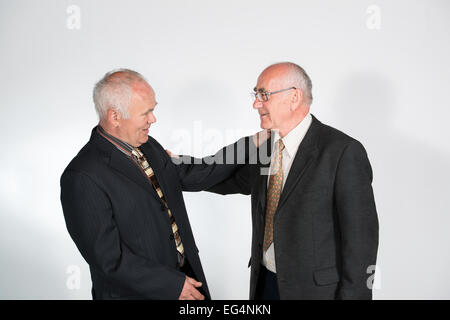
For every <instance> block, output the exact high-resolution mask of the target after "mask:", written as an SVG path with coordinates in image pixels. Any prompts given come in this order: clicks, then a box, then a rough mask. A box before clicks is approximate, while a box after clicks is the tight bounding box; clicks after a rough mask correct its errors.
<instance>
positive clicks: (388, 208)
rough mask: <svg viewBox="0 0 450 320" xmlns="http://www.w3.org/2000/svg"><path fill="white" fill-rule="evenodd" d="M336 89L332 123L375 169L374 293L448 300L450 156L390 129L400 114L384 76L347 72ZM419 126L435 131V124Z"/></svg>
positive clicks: (415, 109) (412, 108)
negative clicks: (377, 223)
mask: <svg viewBox="0 0 450 320" xmlns="http://www.w3.org/2000/svg"><path fill="white" fill-rule="evenodd" d="M338 92H339V96H337V97H336V99H335V103H334V105H333V110H334V112H336V115H335V117H334V119H337V123H336V127H337V128H338V129H342V130H343V131H344V132H346V133H347V134H349V135H350V136H352V137H354V138H356V139H357V140H359V141H361V142H362V143H363V145H364V146H365V148H366V150H367V153H368V156H369V159H370V161H371V164H372V169H373V173H374V180H373V187H374V193H375V199H376V204H377V211H378V217H379V221H380V246H379V250H378V267H379V271H380V272H379V279H378V280H379V281H380V289H379V290H375V291H374V297H375V298H380V299H401V298H403V299H433V298H434V299H436V298H440V299H449V298H450V290H449V289H448V288H449V286H450V276H449V275H448V273H447V270H448V267H449V265H450V250H449V243H450V239H449V235H448V231H447V226H448V225H449V224H450V216H448V211H449V205H448V202H447V198H448V193H449V190H450V165H449V163H450V159H448V157H447V156H446V155H445V154H444V153H443V152H441V151H440V150H439V149H436V148H435V147H433V146H431V145H428V144H427V143H426V142H423V141H417V140H416V139H414V138H411V137H408V136H406V135H405V134H403V133H401V132H400V131H399V130H398V129H397V128H396V127H395V122H394V121H393V120H394V119H395V120H397V121H398V119H396V117H401V116H402V115H401V114H400V113H399V112H396V110H395V107H396V105H399V104H400V103H401V101H397V99H396V92H395V87H394V86H393V85H392V84H391V83H390V82H389V80H388V79H386V78H384V77H383V76H382V75H380V74H377V73H357V74H352V75H350V76H349V77H348V78H347V79H345V80H344V81H342V82H341V86H340V88H339V90H338ZM419 107H420V106H419V105H416V106H415V105H411V106H409V108H408V112H421V109H419ZM426 112H432V106H429V108H428V109H427V111H426ZM331 125H332V126H334V124H331ZM411 125H416V124H411ZM416 129H417V130H420V131H422V130H433V124H432V123H423V124H420V127H419V126H418V127H417V128H416Z"/></svg>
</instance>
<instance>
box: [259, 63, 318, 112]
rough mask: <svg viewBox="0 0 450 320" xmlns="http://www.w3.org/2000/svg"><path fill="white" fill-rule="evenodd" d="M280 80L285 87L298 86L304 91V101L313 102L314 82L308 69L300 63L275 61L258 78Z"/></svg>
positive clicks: (306, 102) (309, 103) (308, 103)
mask: <svg viewBox="0 0 450 320" xmlns="http://www.w3.org/2000/svg"><path fill="white" fill-rule="evenodd" d="M263 79H266V80H269V81H278V82H279V83H282V85H283V86H284V87H290V86H292V87H296V88H297V89H300V90H301V91H302V93H303V97H304V103H305V104H306V105H308V106H310V105H311V104H312V101H313V97H312V82H311V79H310V78H309V76H308V74H307V73H306V71H305V70H304V69H303V68H302V67H300V66H299V65H297V64H295V63H292V62H280V63H275V64H272V65H270V66H268V67H267V68H265V69H264V71H263V72H262V73H261V74H260V76H259V77H258V80H263Z"/></svg>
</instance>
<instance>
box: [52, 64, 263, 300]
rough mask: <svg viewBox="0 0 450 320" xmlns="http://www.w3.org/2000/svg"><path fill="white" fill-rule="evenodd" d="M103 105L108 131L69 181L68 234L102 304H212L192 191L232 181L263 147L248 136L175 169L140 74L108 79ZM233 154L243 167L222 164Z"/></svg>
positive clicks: (85, 151) (65, 189) (98, 132)
mask: <svg viewBox="0 0 450 320" xmlns="http://www.w3.org/2000/svg"><path fill="white" fill-rule="evenodd" d="M94 103H95V108H96V111H97V113H98V115H99V119H100V121H99V125H98V126H96V127H95V128H94V129H93V130H92V134H91V138H90V140H89V142H88V143H87V144H86V145H85V146H84V147H83V148H82V149H81V151H80V152H79V153H78V154H77V156H76V157H75V158H74V159H73V160H72V161H71V162H70V164H69V165H68V166H67V168H66V169H65V171H64V173H63V175H62V177H61V203H62V207H63V211H64V217H65V220H66V225H67V229H68V231H69V233H70V235H71V237H72V239H73V240H74V242H75V244H76V245H77V247H78V249H79V251H80V253H81V254H82V256H83V257H84V259H85V260H86V261H87V263H88V264H89V267H90V271H91V278H92V283H93V287H92V295H93V298H94V299H196V300H200V299H205V298H207V299H210V294H209V290H208V286H207V283H206V279H205V276H204V273H203V269H202V265H201V262H200V258H199V255H198V249H197V246H196V244H195V241H194V237H193V234H192V230H191V227H190V224H189V219H188V216H187V213H186V208H185V205H184V200H183V195H182V190H185V191H200V190H204V189H207V188H210V187H212V186H213V185H215V184H216V183H218V182H221V181H223V180H224V179H226V178H228V177H229V176H230V175H231V174H232V173H233V172H234V171H235V170H236V169H237V168H238V167H239V165H237V164H236V163H237V161H235V160H236V157H238V156H239V157H244V158H248V157H249V156H250V154H249V150H251V148H252V147H253V151H252V152H254V149H256V148H254V145H251V142H250V141H248V139H247V138H243V139H241V140H240V141H238V142H237V143H236V144H234V145H231V146H228V147H226V148H224V149H222V150H221V151H219V152H218V153H217V154H216V155H214V156H213V157H210V158H204V159H191V160H192V161H187V160H189V159H188V158H186V157H184V161H183V163H182V164H179V165H175V164H174V163H173V161H171V159H170V157H169V156H168V154H167V153H166V151H165V150H164V149H163V148H162V146H161V145H160V144H159V143H158V142H157V141H156V140H155V139H154V138H152V137H150V136H149V135H148V132H149V128H150V126H151V125H152V124H153V123H154V122H156V118H155V115H154V110H155V107H156V105H157V102H156V98H155V92H154V91H153V89H152V87H151V86H150V85H149V84H148V83H147V81H146V80H145V79H144V78H143V77H142V76H141V75H140V74H139V73H137V72H135V71H132V70H127V69H120V70H115V71H112V72H109V73H107V74H106V75H105V76H104V77H103V79H101V80H100V81H99V82H98V83H97V84H96V86H95V88H94ZM254 141H256V140H254ZM246 146H247V147H246ZM242 147H245V150H242ZM229 152H231V153H233V154H234V155H235V156H236V157H234V158H231V159H234V161H233V163H230V164H222V163H221V161H220V160H222V159H230V157H227V156H226V155H229V154H230V153H229ZM197 160H200V161H197ZM216 160H218V161H216ZM187 162H189V163H187Z"/></svg>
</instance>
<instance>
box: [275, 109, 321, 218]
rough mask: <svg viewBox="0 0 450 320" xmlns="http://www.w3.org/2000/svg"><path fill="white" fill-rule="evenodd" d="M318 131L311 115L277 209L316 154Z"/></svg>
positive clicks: (318, 128) (317, 126) (316, 122)
mask: <svg viewBox="0 0 450 320" xmlns="http://www.w3.org/2000/svg"><path fill="white" fill-rule="evenodd" d="M319 131H320V122H319V121H318V120H317V119H316V118H315V117H314V116H312V122H311V126H310V128H309V129H308V132H307V133H306V135H305V137H304V138H303V140H302V142H301V143H300V146H299V148H298V151H297V154H296V155H295V158H294V161H293V163H292V166H291V169H290V171H289V174H288V177H287V180H286V183H285V185H284V188H283V191H282V192H281V195H280V201H279V203H278V209H279V208H281V207H282V206H283V204H284V203H285V202H286V200H287V199H288V198H289V196H290V194H291V193H292V191H293V190H294V188H295V186H296V185H297V184H298V183H299V182H300V181H301V179H302V177H303V176H304V174H305V172H306V171H307V170H308V168H309V167H310V165H311V163H312V162H313V160H314V159H315V158H316V156H317V152H318V151H317V150H318V149H317V138H318V136H319Z"/></svg>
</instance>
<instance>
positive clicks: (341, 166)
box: [210, 62, 378, 299]
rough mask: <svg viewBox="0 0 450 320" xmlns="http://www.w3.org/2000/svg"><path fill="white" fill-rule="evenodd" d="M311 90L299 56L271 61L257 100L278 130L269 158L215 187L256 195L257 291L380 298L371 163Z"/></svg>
mask: <svg viewBox="0 0 450 320" xmlns="http://www.w3.org/2000/svg"><path fill="white" fill-rule="evenodd" d="M311 89H312V84H311V80H310V78H309V76H308V75H307V74H306V72H305V71H304V70H303V69H302V68H301V67H300V66H298V65H296V64H294V63H289V62H286V63H278V64H274V65H271V66H269V67H268V68H266V69H265V70H264V71H263V72H262V73H261V75H260V76H259V77H258V81H257V84H256V87H255V88H254V93H253V96H254V98H255V101H254V103H253V108H254V109H255V110H257V111H258V114H259V117H260V121H261V128H263V129H267V130H271V132H272V134H271V139H270V140H268V141H267V142H266V143H267V150H269V154H270V155H271V160H270V161H265V162H264V161H259V162H258V164H255V165H246V166H244V167H243V168H241V169H239V170H238V171H237V172H236V173H235V174H234V175H233V176H232V177H231V178H229V179H228V180H226V181H224V182H223V183H221V184H219V185H216V186H215V187H213V188H211V189H210V191H212V192H216V193H220V194H230V193H243V194H251V197H252V224H253V236H252V255H251V259H250V262H249V266H250V265H251V267H252V272H251V279H250V299H371V298H372V290H371V283H370V281H368V279H369V278H370V276H373V274H372V270H373V268H374V266H375V262H376V255H377V248H378V218H377V212H376V208H375V201H374V196H373V190H372V186H371V183H372V170H371V166H370V163H369V160H368V158H367V154H366V151H365V149H364V147H363V146H362V144H361V143H360V142H358V141H357V140H355V139H353V138H351V137H349V136H348V135H346V134H344V133H342V132H340V131H338V130H336V129H334V128H332V127H329V126H327V125H325V124H323V123H321V122H320V121H319V120H318V119H317V118H315V117H314V116H313V115H311V113H310V106H311V103H312V100H313V98H312V93H311ZM262 147H263V146H262ZM262 149H263V148H262Z"/></svg>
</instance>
